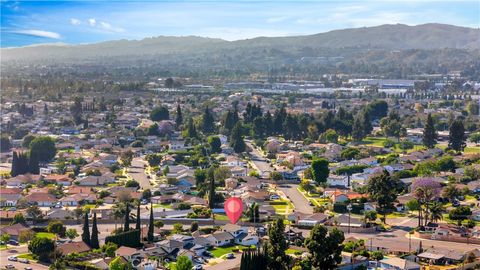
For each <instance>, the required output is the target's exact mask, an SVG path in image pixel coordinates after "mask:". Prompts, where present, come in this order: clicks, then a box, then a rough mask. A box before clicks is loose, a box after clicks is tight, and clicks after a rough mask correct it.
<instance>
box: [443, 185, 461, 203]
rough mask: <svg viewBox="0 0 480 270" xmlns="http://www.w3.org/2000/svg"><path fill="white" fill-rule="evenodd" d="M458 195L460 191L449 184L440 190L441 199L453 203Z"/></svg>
mask: <svg viewBox="0 0 480 270" xmlns="http://www.w3.org/2000/svg"><path fill="white" fill-rule="evenodd" d="M459 195H460V190H458V188H457V187H456V186H455V185H454V184H449V185H447V186H446V187H445V188H443V190H442V197H444V198H447V199H449V200H450V201H453V200H454V199H455V198H456V197H458V196H459Z"/></svg>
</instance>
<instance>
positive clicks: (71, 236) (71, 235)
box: [65, 228, 78, 240]
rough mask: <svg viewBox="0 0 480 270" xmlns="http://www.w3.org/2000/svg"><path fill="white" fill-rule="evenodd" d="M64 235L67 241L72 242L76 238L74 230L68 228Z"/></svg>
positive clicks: (76, 234) (76, 233)
mask: <svg viewBox="0 0 480 270" xmlns="http://www.w3.org/2000/svg"><path fill="white" fill-rule="evenodd" d="M65 235H66V236H67V237H68V239H70V240H73V239H75V238H76V237H77V236H78V232H77V230H76V229H74V228H70V229H68V230H67V231H66V232H65Z"/></svg>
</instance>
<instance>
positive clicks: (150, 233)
mask: <svg viewBox="0 0 480 270" xmlns="http://www.w3.org/2000/svg"><path fill="white" fill-rule="evenodd" d="M153 223H154V222H153V205H152V204H151V203H150V220H149V222H148V233H147V240H148V242H153V230H154V227H153V226H154V224H153Z"/></svg>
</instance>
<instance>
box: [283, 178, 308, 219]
mask: <svg viewBox="0 0 480 270" xmlns="http://www.w3.org/2000/svg"><path fill="white" fill-rule="evenodd" d="M297 186H298V185H295V184H286V185H279V186H278V189H279V190H281V191H282V192H283V193H285V195H286V196H287V197H288V198H289V199H290V201H291V202H292V203H293V205H294V206H295V211H296V212H301V213H305V214H313V207H312V206H310V205H309V203H308V200H307V199H305V197H303V195H302V194H301V193H300V192H299V191H298V189H297Z"/></svg>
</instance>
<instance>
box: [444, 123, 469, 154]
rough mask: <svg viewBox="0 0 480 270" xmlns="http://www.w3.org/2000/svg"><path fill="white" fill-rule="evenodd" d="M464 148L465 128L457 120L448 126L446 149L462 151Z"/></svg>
mask: <svg viewBox="0 0 480 270" xmlns="http://www.w3.org/2000/svg"><path fill="white" fill-rule="evenodd" d="M465 146H466V144H465V127H464V126H463V121H462V120H460V119H457V120H455V121H453V122H452V124H451V125H450V134H449V136H448V148H450V149H453V150H455V151H463V149H464V148H465Z"/></svg>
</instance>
